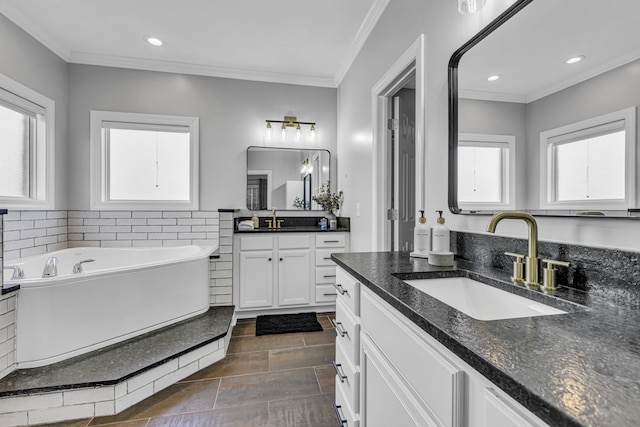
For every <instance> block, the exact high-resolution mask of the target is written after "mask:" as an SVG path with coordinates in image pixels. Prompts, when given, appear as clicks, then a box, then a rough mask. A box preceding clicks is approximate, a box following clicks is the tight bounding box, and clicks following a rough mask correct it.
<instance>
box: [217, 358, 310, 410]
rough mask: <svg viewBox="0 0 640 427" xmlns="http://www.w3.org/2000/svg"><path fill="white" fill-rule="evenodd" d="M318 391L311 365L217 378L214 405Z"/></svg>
mask: <svg viewBox="0 0 640 427" xmlns="http://www.w3.org/2000/svg"><path fill="white" fill-rule="evenodd" d="M318 394H320V387H319V386H318V381H317V380H316V375H315V371H314V370H313V368H304V369H292V370H287V371H279V372H267V373H263V374H252V375H241V376H238V377H225V378H222V379H220V389H219V390H218V397H217V399H216V404H215V408H216V409H218V408H228V407H232V406H240V405H250V404H254V403H262V402H268V401H270V400H278V399H288V398H293V397H296V396H312V395H318Z"/></svg>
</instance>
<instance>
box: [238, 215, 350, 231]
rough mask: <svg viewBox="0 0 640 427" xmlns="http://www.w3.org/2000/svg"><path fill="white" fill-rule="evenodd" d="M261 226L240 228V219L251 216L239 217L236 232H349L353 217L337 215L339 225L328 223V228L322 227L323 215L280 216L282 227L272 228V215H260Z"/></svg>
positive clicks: (247, 218) (243, 219) (248, 218)
mask: <svg viewBox="0 0 640 427" xmlns="http://www.w3.org/2000/svg"><path fill="white" fill-rule="evenodd" d="M258 218H259V220H260V227H258V228H257V229H253V230H238V223H239V222H240V221H246V220H250V219H251V217H238V218H236V220H235V226H234V229H235V233H266V232H271V233H272V232H274V231H277V232H281V233H286V232H290V233H299V232H323V233H325V232H336V231H339V232H348V231H350V230H351V218H349V217H336V219H337V221H338V227H337V228H332V229H330V228H329V227H328V225H327V229H326V230H322V229H320V219H322V218H324V217H322V216H278V217H277V218H278V219H279V220H280V219H281V220H283V221H284V222H283V223H282V226H281V228H279V229H270V228H269V226H268V225H267V220H271V216H270V215H269V216H260V217H258Z"/></svg>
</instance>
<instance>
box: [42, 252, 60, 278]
mask: <svg viewBox="0 0 640 427" xmlns="http://www.w3.org/2000/svg"><path fill="white" fill-rule="evenodd" d="M57 275H58V258H56V257H54V256H52V257H51V258H49V259H48V260H47V262H46V263H45V264H44V271H43V272H42V277H55V276H57Z"/></svg>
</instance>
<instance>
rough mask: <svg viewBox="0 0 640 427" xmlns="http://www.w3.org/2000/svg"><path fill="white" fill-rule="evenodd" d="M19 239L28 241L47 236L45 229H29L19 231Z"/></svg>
mask: <svg viewBox="0 0 640 427" xmlns="http://www.w3.org/2000/svg"><path fill="white" fill-rule="evenodd" d="M19 233H20V238H21V239H29V238H31V237H44V236H46V235H47V229H46V228H31V229H28V230H22V231H19ZM7 240H8V239H7Z"/></svg>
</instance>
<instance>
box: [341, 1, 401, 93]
mask: <svg viewBox="0 0 640 427" xmlns="http://www.w3.org/2000/svg"><path fill="white" fill-rule="evenodd" d="M390 2H391V0H376V1H375V2H374V4H373V5H372V6H371V9H369V13H367V16H366V17H365V19H364V21H363V22H362V25H360V28H359V29H358V32H357V34H356V37H355V38H354V39H353V42H352V43H351V45H350V46H349V50H348V51H347V54H346V56H345V58H344V60H343V61H342V63H341V64H340V66H339V67H338V71H337V72H336V75H335V78H334V87H338V86H339V85H340V83H342V79H344V77H345V76H346V75H347V72H348V71H349V69H350V68H351V65H353V62H354V61H355V60H356V58H357V57H358V54H359V53H360V50H361V49H362V47H363V46H364V44H365V43H366V41H367V39H368V38H369V35H371V32H372V31H373V29H374V28H375V26H376V24H377V23H378V21H379V20H380V17H381V16H382V13H383V12H384V10H385V9H386V8H387V6H388V5H389V3H390Z"/></svg>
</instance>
